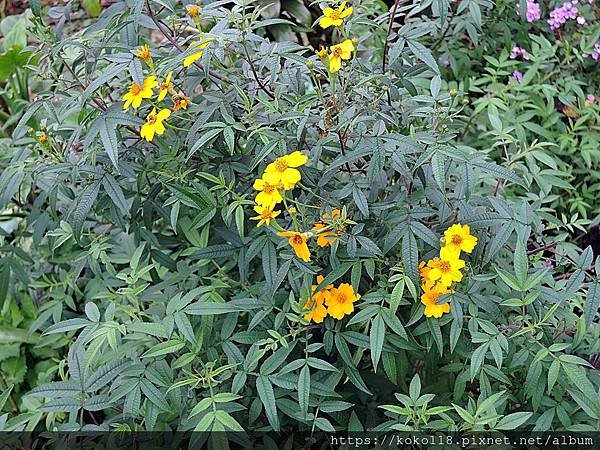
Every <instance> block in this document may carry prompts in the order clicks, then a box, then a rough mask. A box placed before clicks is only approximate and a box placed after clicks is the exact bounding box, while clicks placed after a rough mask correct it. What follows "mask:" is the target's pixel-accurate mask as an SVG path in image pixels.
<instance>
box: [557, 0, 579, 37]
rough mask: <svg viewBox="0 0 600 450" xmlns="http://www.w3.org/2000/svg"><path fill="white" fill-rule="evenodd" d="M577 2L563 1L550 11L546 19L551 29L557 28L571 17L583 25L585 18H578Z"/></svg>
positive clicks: (574, 0) (573, 0) (576, 0)
mask: <svg viewBox="0 0 600 450" xmlns="http://www.w3.org/2000/svg"><path fill="white" fill-rule="evenodd" d="M578 3H579V1H578V0H572V1H569V2H564V3H563V4H562V5H561V6H559V7H558V8H554V9H553V10H552V11H550V18H549V19H548V25H550V28H552V29H553V30H557V29H559V28H560V27H561V26H563V25H564V24H565V23H567V21H568V20H573V19H577V22H578V23H579V24H580V25H583V24H584V23H585V18H583V17H581V18H578V13H579V10H578V9H577V4H578Z"/></svg>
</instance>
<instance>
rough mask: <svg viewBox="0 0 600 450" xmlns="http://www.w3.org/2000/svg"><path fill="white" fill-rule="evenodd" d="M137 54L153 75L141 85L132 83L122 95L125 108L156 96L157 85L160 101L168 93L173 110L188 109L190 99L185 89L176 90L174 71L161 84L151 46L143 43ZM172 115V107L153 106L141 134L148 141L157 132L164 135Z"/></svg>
mask: <svg viewBox="0 0 600 450" xmlns="http://www.w3.org/2000/svg"><path fill="white" fill-rule="evenodd" d="M135 55H136V56H137V57H138V58H140V59H141V60H143V61H144V62H145V63H146V64H147V65H148V68H149V69H150V70H151V72H152V75H149V76H148V77H146V78H145V79H144V81H143V82H142V85H141V86H140V85H139V84H137V83H136V82H135V81H134V82H133V83H132V84H131V86H130V87H129V91H127V92H126V93H125V95H123V97H122V100H123V109H124V110H127V109H129V107H130V106H132V107H133V109H138V108H139V107H140V106H141V105H142V102H143V101H144V100H149V99H151V98H152V97H153V96H154V94H155V93H154V89H155V88H156V87H158V95H157V97H156V100H157V101H158V102H162V101H163V100H164V99H165V97H166V96H167V94H171V99H172V101H173V106H172V109H173V111H178V110H180V109H187V107H188V105H189V103H190V99H189V98H188V97H187V96H186V95H185V94H184V93H183V91H179V92H176V91H175V86H174V84H173V82H172V81H171V77H172V76H173V71H170V72H169V73H168V74H167V76H166V77H165V79H164V81H163V82H162V83H160V84H159V82H158V79H157V78H158V76H157V74H156V70H155V67H154V61H153V60H152V55H151V52H150V48H149V47H148V46H147V45H143V46H142V47H140V48H139V49H137V50H136V52H135ZM170 115H171V109H169V108H162V109H160V111H158V112H157V110H156V107H153V108H152V111H151V112H150V113H149V114H148V116H147V117H146V122H145V123H144V124H143V125H142V128H141V130H140V136H141V137H142V138H144V139H146V140H147V141H148V142H151V141H152V140H153V139H154V136H155V135H156V134H158V135H162V134H163V133H164V132H165V130H166V128H165V124H164V122H165V121H166V120H167V119H168V118H169V116H170Z"/></svg>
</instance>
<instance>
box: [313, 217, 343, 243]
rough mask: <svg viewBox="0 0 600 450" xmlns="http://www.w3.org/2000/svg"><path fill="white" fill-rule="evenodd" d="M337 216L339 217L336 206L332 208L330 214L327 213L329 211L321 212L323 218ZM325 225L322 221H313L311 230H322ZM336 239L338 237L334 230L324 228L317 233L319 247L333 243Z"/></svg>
mask: <svg viewBox="0 0 600 450" xmlns="http://www.w3.org/2000/svg"><path fill="white" fill-rule="evenodd" d="M339 217H340V210H339V209H337V208H336V209H334V210H333V211H331V214H329V213H325V214H323V219H325V220H327V219H338V218H339ZM326 226H327V225H325V224H324V223H321V222H318V223H315V226H314V227H313V230H315V231H317V232H318V231H319V230H322V229H323V228H325V227H326ZM337 239H338V234H337V233H336V232H335V231H332V230H325V231H323V232H321V233H318V234H317V245H318V246H319V247H326V246H328V245H331V244H333V243H334V242H335V241H336V240H337Z"/></svg>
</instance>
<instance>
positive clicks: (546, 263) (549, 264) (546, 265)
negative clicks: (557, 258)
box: [544, 259, 554, 270]
mask: <svg viewBox="0 0 600 450" xmlns="http://www.w3.org/2000/svg"><path fill="white" fill-rule="evenodd" d="M544 268H546V269H549V270H552V269H554V264H552V261H550V260H549V259H547V260H546V261H544Z"/></svg>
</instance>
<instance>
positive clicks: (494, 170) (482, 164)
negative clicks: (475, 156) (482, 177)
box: [471, 161, 527, 188]
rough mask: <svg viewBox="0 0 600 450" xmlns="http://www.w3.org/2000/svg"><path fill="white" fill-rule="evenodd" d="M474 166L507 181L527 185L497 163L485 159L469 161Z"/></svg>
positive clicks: (522, 185)
mask: <svg viewBox="0 0 600 450" xmlns="http://www.w3.org/2000/svg"><path fill="white" fill-rule="evenodd" d="M471 164H472V165H473V166H474V167H478V168H479V169H481V170H483V171H484V172H486V173H488V174H492V175H494V176H496V177H500V178H503V179H505V180H507V181H512V182H513V183H515V184H518V185H519V186H521V187H524V188H525V187H527V186H526V184H525V182H524V181H523V180H522V179H521V178H520V177H518V176H517V175H515V174H514V173H513V172H511V171H510V170H508V169H506V168H504V167H502V166H499V165H498V164H494V163H491V162H487V161H476V162H472V163H471Z"/></svg>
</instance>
